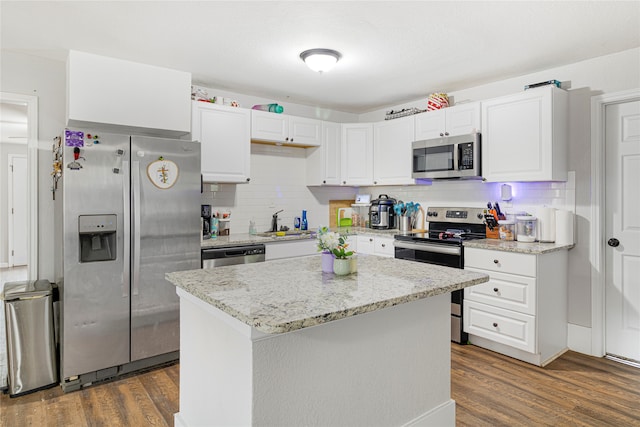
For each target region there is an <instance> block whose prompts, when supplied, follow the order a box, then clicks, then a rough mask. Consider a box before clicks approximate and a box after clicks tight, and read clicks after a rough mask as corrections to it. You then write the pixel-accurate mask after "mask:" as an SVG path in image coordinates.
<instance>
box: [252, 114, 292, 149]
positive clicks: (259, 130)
mask: <svg viewBox="0 0 640 427" xmlns="http://www.w3.org/2000/svg"><path fill="white" fill-rule="evenodd" d="M288 134H289V116H286V115H284V114H276V113H270V112H268V111H260V110H251V139H258V140H262V141H273V142H283V143H284V142H285V139H286V138H287V137H288Z"/></svg>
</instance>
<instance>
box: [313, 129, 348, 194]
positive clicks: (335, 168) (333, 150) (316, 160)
mask: <svg viewBox="0 0 640 427" xmlns="http://www.w3.org/2000/svg"><path fill="white" fill-rule="evenodd" d="M341 139H342V126H341V125H340V123H331V122H323V123H322V145H320V147H312V148H307V185H340V163H341V157H342V156H341V152H340V150H341V143H340V141H341Z"/></svg>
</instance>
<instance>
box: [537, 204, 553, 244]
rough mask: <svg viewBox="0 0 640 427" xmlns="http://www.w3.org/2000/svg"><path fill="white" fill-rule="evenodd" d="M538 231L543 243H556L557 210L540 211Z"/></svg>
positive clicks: (542, 209) (544, 209)
mask: <svg viewBox="0 0 640 427" xmlns="http://www.w3.org/2000/svg"><path fill="white" fill-rule="evenodd" d="M538 230H540V238H539V239H538V240H540V241H541V242H548V243H551V242H555V241H556V209H555V208H547V207H542V208H539V209H538Z"/></svg>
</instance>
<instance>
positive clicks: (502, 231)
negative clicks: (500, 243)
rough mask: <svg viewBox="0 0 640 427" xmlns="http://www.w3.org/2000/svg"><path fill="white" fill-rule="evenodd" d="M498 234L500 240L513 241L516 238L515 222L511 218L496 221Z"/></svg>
mask: <svg viewBox="0 0 640 427" xmlns="http://www.w3.org/2000/svg"><path fill="white" fill-rule="evenodd" d="M498 226H499V228H498V235H499V237H500V240H506V241H509V242H511V241H514V240H516V222H515V221H512V220H507V219H505V220H500V221H498Z"/></svg>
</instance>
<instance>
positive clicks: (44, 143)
mask: <svg viewBox="0 0 640 427" xmlns="http://www.w3.org/2000/svg"><path fill="white" fill-rule="evenodd" d="M65 74H66V72H65V63H64V62H61V61H53V60H49V59H44V58H40V57H36V56H31V55H26V54H22V53H16V52H8V51H4V50H3V51H2V61H1V63H0V87H2V91H3V92H11V93H19V94H24V95H35V96H37V97H38V170H39V173H38V188H39V194H38V227H39V235H38V272H39V278H41V279H48V280H52V281H53V279H54V277H53V260H54V257H53V253H54V247H53V200H52V198H51V174H50V173H51V168H52V166H51V161H52V157H51V156H52V155H51V146H52V143H53V138H54V137H55V136H57V135H60V133H61V132H62V130H63V129H64V114H65V85H66V83H65V80H66V77H65Z"/></svg>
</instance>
